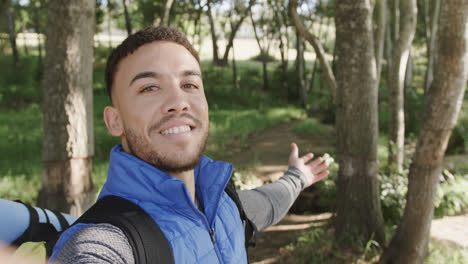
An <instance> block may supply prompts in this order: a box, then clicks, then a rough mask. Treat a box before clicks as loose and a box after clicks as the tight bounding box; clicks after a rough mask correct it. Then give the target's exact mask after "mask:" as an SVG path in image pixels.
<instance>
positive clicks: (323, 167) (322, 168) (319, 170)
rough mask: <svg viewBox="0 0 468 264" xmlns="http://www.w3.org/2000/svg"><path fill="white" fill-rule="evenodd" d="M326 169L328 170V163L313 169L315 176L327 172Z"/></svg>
mask: <svg viewBox="0 0 468 264" xmlns="http://www.w3.org/2000/svg"><path fill="white" fill-rule="evenodd" d="M326 168H328V165H327V164H326V163H322V164H320V165H318V166H317V167H315V168H312V173H313V174H318V173H319V172H321V171H323V170H325V169H326Z"/></svg>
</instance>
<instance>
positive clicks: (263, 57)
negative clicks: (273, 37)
mask: <svg viewBox="0 0 468 264" xmlns="http://www.w3.org/2000/svg"><path fill="white" fill-rule="evenodd" d="M249 13H250V20H251V21H252V27H253V31H254V35H255V40H256V41H257V45H258V49H259V50H260V60H261V61H262V70H263V91H268V71H267V56H268V52H267V51H266V49H265V47H263V46H262V44H261V43H260V37H259V36H258V33H257V25H256V24H255V20H254V19H253V15H252V12H249ZM231 28H232V26H231ZM264 34H265V33H264Z"/></svg>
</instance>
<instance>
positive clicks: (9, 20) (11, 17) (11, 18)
mask: <svg viewBox="0 0 468 264" xmlns="http://www.w3.org/2000/svg"><path fill="white" fill-rule="evenodd" d="M6 8H7V10H6V15H7V17H6V24H7V30H8V36H9V40H10V45H11V51H12V53H13V64H14V66H15V67H16V65H17V64H18V62H19V55H18V47H17V46H16V32H15V13H14V10H13V6H12V5H11V0H10V1H7V2H6Z"/></svg>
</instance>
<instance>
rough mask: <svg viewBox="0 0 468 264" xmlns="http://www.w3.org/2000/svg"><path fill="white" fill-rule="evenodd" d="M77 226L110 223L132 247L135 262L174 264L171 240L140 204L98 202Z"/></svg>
mask: <svg viewBox="0 0 468 264" xmlns="http://www.w3.org/2000/svg"><path fill="white" fill-rule="evenodd" d="M76 222H77V223H78V222H80V223H109V224H111V225H114V226H116V227H118V228H120V229H121V230H122V231H123V232H124V234H125V236H126V237H127V238H128V241H129V243H130V245H131V246H132V250H133V255H134V257H135V263H174V256H173V254H172V249H171V246H170V244H169V241H168V240H167V238H166V237H165V236H164V233H163V232H162V231H161V229H160V228H159V226H158V224H157V223H156V222H155V221H154V220H153V219H152V218H151V216H150V215H148V213H146V212H145V211H144V210H143V209H142V208H141V207H139V206H138V205H136V204H134V203H132V202H130V201H128V200H126V199H124V198H121V197H118V196H106V197H104V198H102V199H100V200H99V201H97V202H96V203H95V204H94V205H93V206H92V207H91V208H90V209H88V210H87V211H86V212H85V213H84V214H83V215H82V216H81V217H80V218H79V219H78V220H77V221H76Z"/></svg>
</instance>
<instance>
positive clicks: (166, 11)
mask: <svg viewBox="0 0 468 264" xmlns="http://www.w3.org/2000/svg"><path fill="white" fill-rule="evenodd" d="M173 3H174V0H167V1H166V5H165V6H164V14H163V17H162V20H161V25H162V26H169V14H170V11H171V7H172V4H173Z"/></svg>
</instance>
